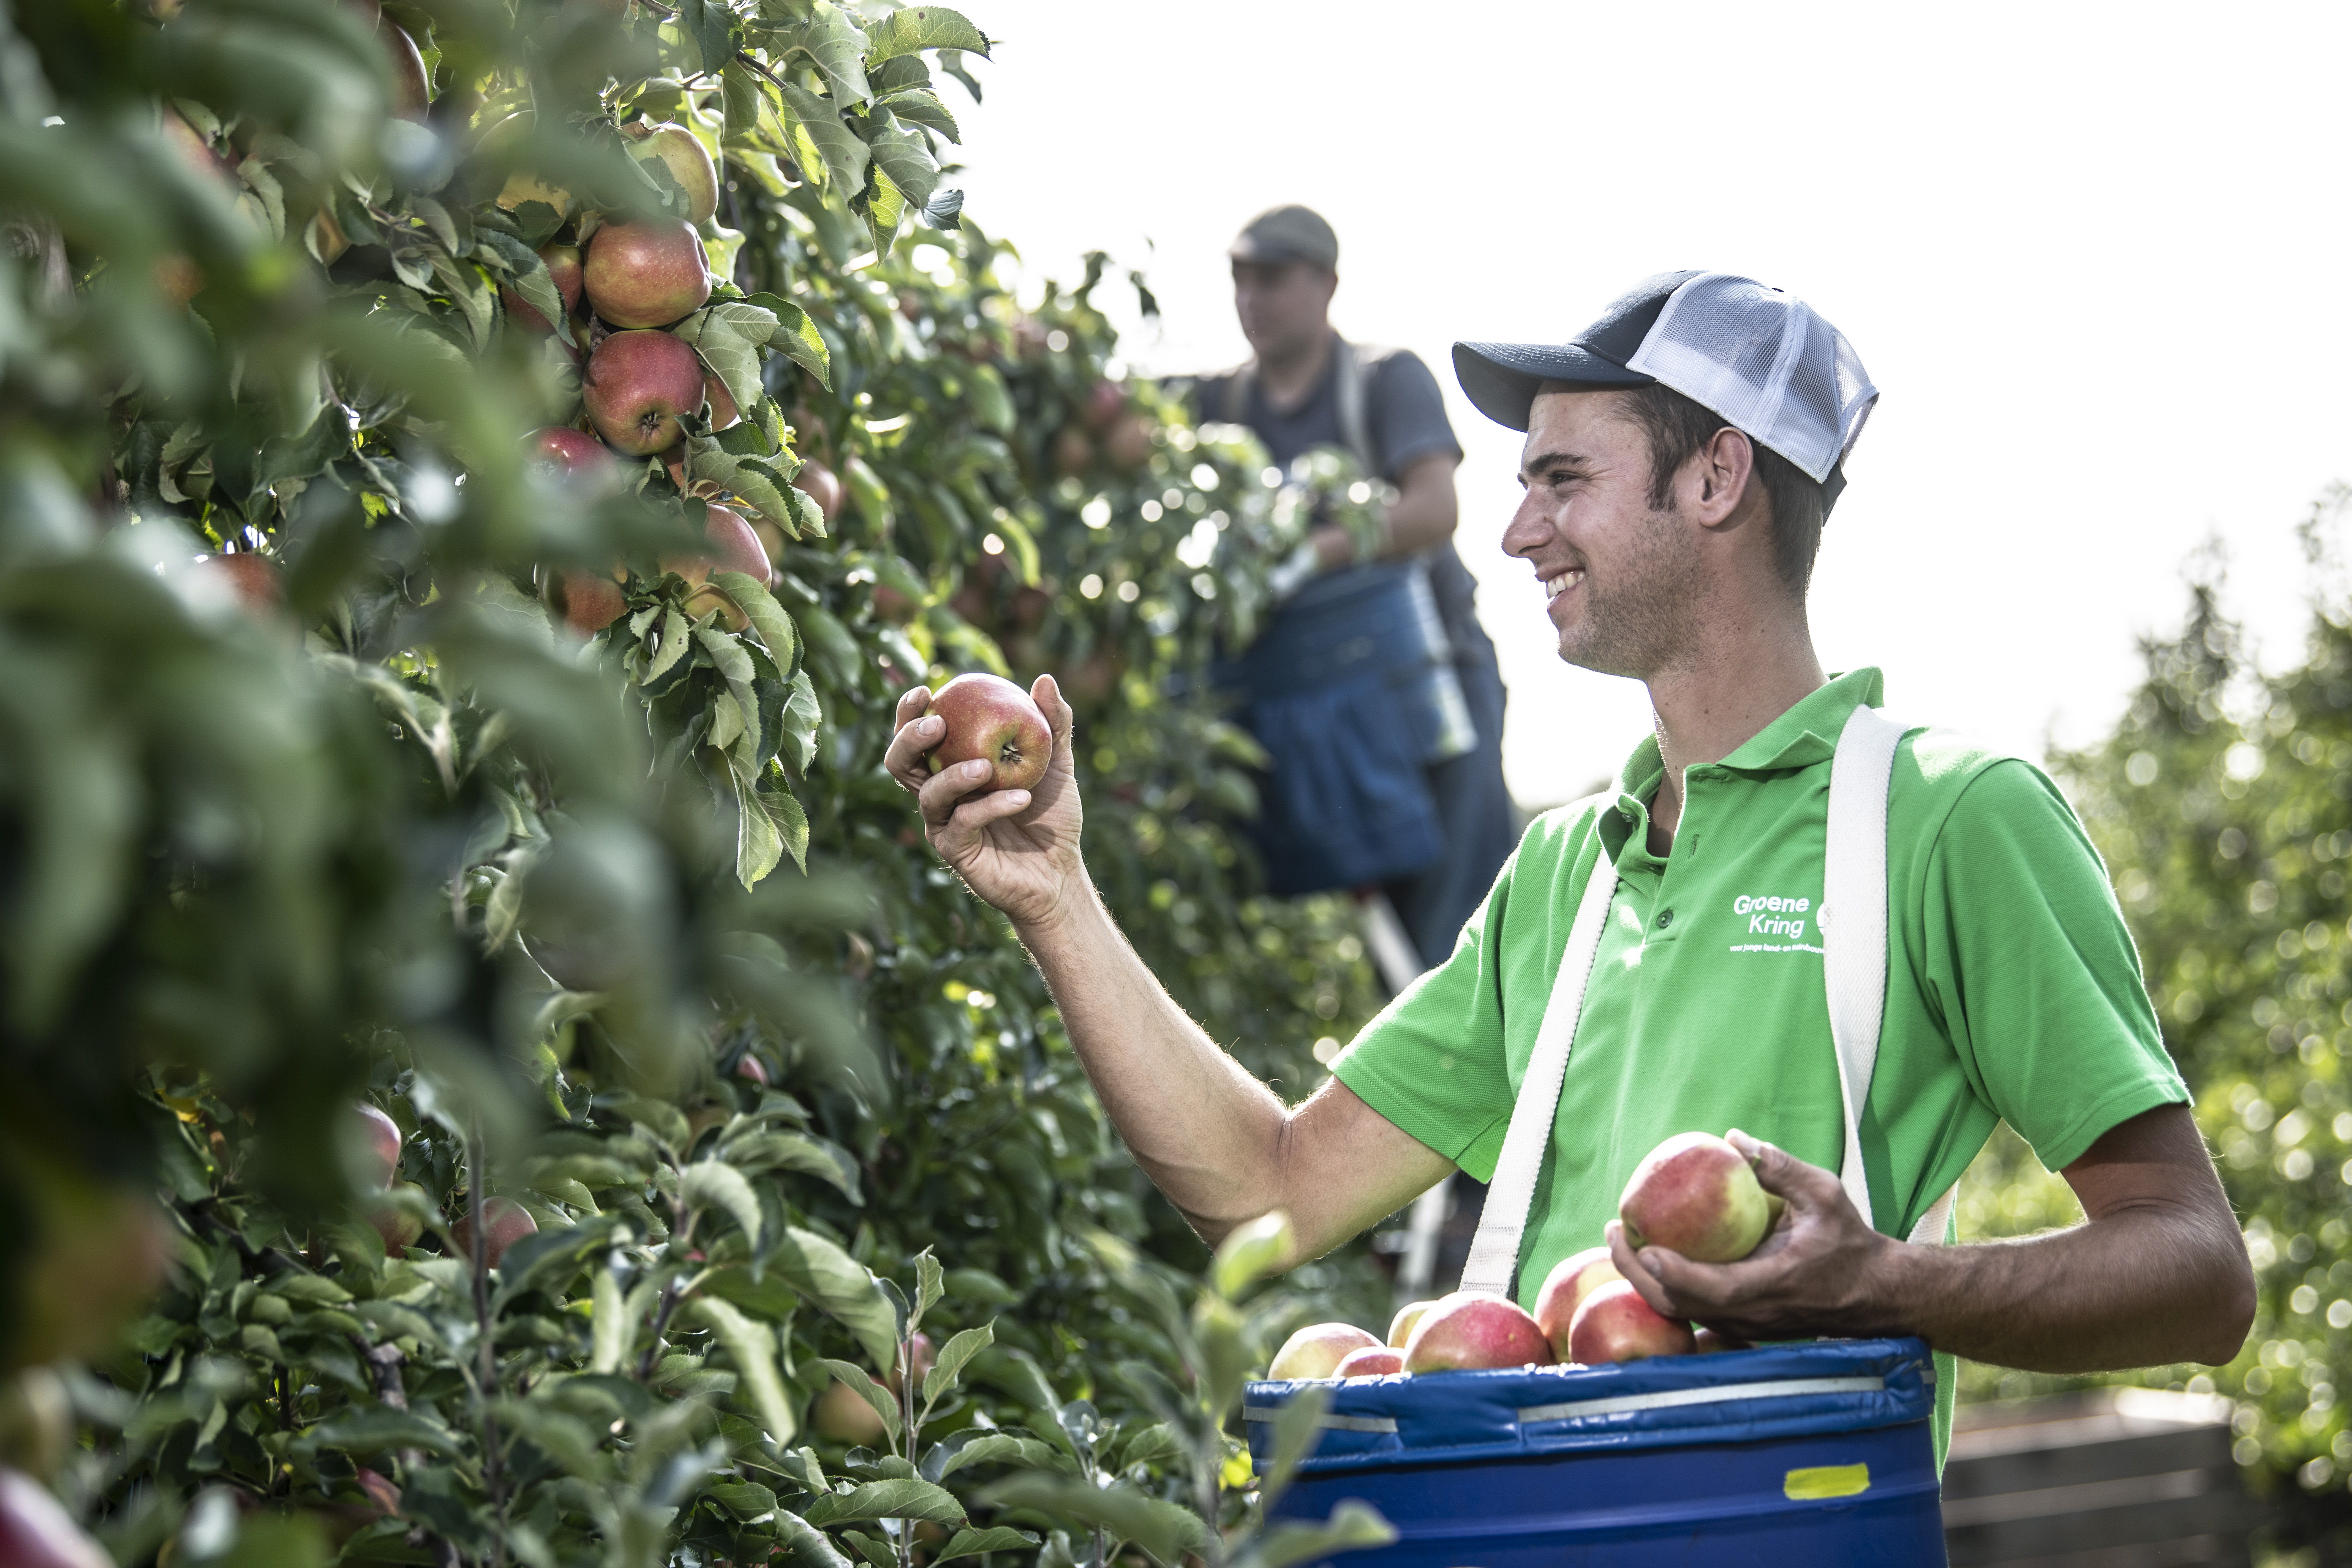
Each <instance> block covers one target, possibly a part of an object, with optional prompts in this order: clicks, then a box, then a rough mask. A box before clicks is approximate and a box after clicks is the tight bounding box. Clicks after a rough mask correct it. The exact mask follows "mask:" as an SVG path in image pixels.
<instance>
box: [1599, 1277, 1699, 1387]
mask: <svg viewBox="0 0 2352 1568" xmlns="http://www.w3.org/2000/svg"><path fill="white" fill-rule="evenodd" d="M1568 1349H1569V1359H1570V1361H1573V1362H1575V1363H1578V1364H1579V1365H1580V1366H1604V1365H1607V1364H1608V1363H1612V1362H1621V1361H1639V1360H1641V1359H1642V1358H1643V1357H1644V1356H1654V1355H1690V1354H1693V1353H1695V1352H1696V1351H1697V1349H1698V1344H1697V1342H1696V1340H1695V1339H1693V1337H1692V1335H1691V1331H1690V1325H1689V1324H1688V1323H1678V1322H1676V1321H1674V1320H1673V1319H1672V1318H1662V1317H1660V1316H1659V1315H1658V1314H1657V1313H1656V1312H1655V1311H1654V1310H1652V1309H1651V1306H1650V1304H1649V1303H1648V1302H1647V1301H1644V1300H1642V1293H1641V1292H1640V1291H1638V1290H1636V1289H1633V1286H1632V1285H1630V1284H1628V1283H1626V1282H1625V1281H1624V1280H1622V1279H1620V1280H1617V1281H1616V1282H1614V1283H1613V1284H1608V1285H1603V1286H1601V1288H1600V1289H1597V1290H1595V1291H1593V1292H1592V1294H1591V1295H1590V1296H1587V1297H1586V1298H1585V1299H1584V1305H1583V1306H1581V1307H1579V1308H1578V1309H1577V1310H1576V1321H1574V1322H1572V1323H1570V1325H1569V1330H1568Z"/></svg>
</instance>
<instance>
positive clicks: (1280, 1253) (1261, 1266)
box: [1209, 1209, 1293, 1300]
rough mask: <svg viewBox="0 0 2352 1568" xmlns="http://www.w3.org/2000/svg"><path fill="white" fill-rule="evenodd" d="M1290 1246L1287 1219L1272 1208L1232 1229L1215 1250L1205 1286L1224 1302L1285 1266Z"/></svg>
mask: <svg viewBox="0 0 2352 1568" xmlns="http://www.w3.org/2000/svg"><path fill="white" fill-rule="evenodd" d="M1292 1247H1293V1241H1292V1235H1291V1229H1290V1216H1289V1215H1286V1214H1284V1213H1283V1212H1282V1211H1281V1210H1280V1209H1276V1210H1275V1211H1274V1212H1272V1213H1271V1214H1264V1215H1259V1216H1258V1217H1257V1218H1255V1219H1254V1220H1251V1221H1250V1222H1249V1223H1248V1224H1246V1225H1244V1226H1236V1227H1235V1228H1234V1231H1233V1232H1232V1233H1231V1234H1230V1235H1228V1236H1227V1237H1225V1239H1224V1241H1223V1244H1222V1245H1221V1246H1219V1247H1218V1248H1217V1256H1216V1260H1215V1261H1214V1262H1213V1263H1212V1264H1211V1265H1210V1266H1209V1284H1210V1286H1211V1288H1212V1289H1214V1290H1215V1291H1216V1292H1217V1294H1218V1295H1220V1296H1223V1297H1224V1298H1225V1299H1226V1300H1233V1299H1234V1297H1235V1296H1238V1295H1239V1294H1241V1292H1242V1291H1243V1290H1244V1289H1246V1288H1248V1287H1249V1286H1250V1285H1252V1284H1254V1283H1255V1282H1256V1281H1257V1280H1260V1279H1265V1277H1266V1276H1267V1275H1269V1274H1273V1273H1276V1272H1278V1271H1279V1270H1280V1269H1282V1268H1284V1267H1285V1266H1286V1265H1287V1264H1288V1263H1289V1261H1290V1258H1291V1252H1292Z"/></svg>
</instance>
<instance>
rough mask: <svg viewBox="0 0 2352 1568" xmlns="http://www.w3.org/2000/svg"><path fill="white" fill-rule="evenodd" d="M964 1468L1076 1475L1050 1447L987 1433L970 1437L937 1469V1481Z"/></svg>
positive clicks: (1065, 1459)
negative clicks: (1008, 1468)
mask: <svg viewBox="0 0 2352 1568" xmlns="http://www.w3.org/2000/svg"><path fill="white" fill-rule="evenodd" d="M966 1465H1018V1466H1020V1467H1021V1468H1023V1469H1028V1470H1052V1471H1054V1472H1055V1474H1057V1475H1066V1476H1071V1475H1076V1473H1077V1466H1076V1464H1075V1463H1074V1462H1073V1461H1072V1460H1071V1458H1070V1457H1069V1456H1068V1455H1067V1454H1065V1453H1064V1452H1062V1450H1060V1449H1059V1448H1056V1447H1054V1446H1053V1445H1052V1444H1050V1443H1045V1442H1041V1441H1039V1440H1038V1439H1037V1438H1034V1437H1024V1436H1017V1435H1016V1434H1013V1433H1011V1432H991V1433H989V1434H987V1435H986V1436H981V1437H974V1438H973V1439H972V1440H971V1442H969V1443H966V1444H965V1445H964V1446H963V1447H961V1448H958V1449H957V1450H956V1451H955V1452H954V1453H953V1454H952V1455H950V1456H949V1458H948V1461H947V1463H946V1464H944V1465H942V1466H941V1467H940V1479H946V1478H947V1477H949V1476H951V1475H953V1474H955V1473H956V1472H957V1471H958V1470H960V1469H962V1468H964V1467H965V1466H966Z"/></svg>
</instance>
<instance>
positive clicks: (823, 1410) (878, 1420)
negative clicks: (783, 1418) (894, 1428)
mask: <svg viewBox="0 0 2352 1568" xmlns="http://www.w3.org/2000/svg"><path fill="white" fill-rule="evenodd" d="M809 1425H810V1426H814V1427H815V1428H816V1435H817V1436H820V1437H823V1438H824V1439H826V1440H827V1441H829V1442H834V1443H846V1444H848V1445H850V1446H851V1447H871V1446H872V1445H873V1444H876V1443H878V1442H880V1441H881V1440H882V1439H883V1438H884V1437H885V1436H887V1435H888V1433H889V1428H888V1427H887V1426H884V1425H883V1424H882V1417H881V1415H880V1414H879V1413H878V1412H877V1411H876V1410H875V1408H874V1406H872V1405H868V1404H866V1396H865V1395H864V1394H859V1393H858V1392H857V1391H856V1389H854V1388H852V1387H850V1386H849V1384H845V1383H841V1382H837V1381H836V1382H835V1383H834V1384H832V1385H831V1386H830V1387H828V1388H827V1389H826V1390H825V1391H824V1393H823V1394H818V1395H817V1396H816V1405H815V1407H814V1409H812V1410H811V1411H810V1412H809Z"/></svg>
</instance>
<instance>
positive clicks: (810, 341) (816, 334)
mask: <svg viewBox="0 0 2352 1568" xmlns="http://www.w3.org/2000/svg"><path fill="white" fill-rule="evenodd" d="M744 302H745V303H746V304H751V305H757V306H759V307H760V309H761V310H765V311H767V312H768V313H769V314H770V315H772V316H773V317H775V318H776V330H775V331H773V332H772V333H770V334H769V336H768V346H769V347H770V348H772V349H774V350H776V351H778V352H779V353H782V354H783V355H784V357H785V358H787V359H789V360H791V361H792V362H793V363H794V364H796V365H798V366H800V367H801V368H802V369H803V370H804V371H806V372H808V373H809V374H811V375H813V376H814V377H816V379H817V383H818V384H820V385H822V386H824V387H825V388H826V389H827V390H830V389H831V388H832V386H833V379H832V377H833V354H832V351H831V350H829V349H827V348H826V347H825V346H824V333H822V332H820V331H817V330H816V322H815V321H813V320H812V319H811V318H810V316H809V313H808V312H807V311H806V310H802V309H801V308H800V307H799V306H798V305H795V304H793V302H792V301H791V300H785V299H781V298H779V297H778V296H776V295H774V294H754V295H752V296H751V298H750V299H749V300H745V301H744ZM737 406H738V407H740V408H748V407H750V406H751V405H749V404H738V405H737Z"/></svg>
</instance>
